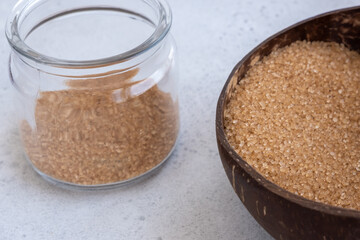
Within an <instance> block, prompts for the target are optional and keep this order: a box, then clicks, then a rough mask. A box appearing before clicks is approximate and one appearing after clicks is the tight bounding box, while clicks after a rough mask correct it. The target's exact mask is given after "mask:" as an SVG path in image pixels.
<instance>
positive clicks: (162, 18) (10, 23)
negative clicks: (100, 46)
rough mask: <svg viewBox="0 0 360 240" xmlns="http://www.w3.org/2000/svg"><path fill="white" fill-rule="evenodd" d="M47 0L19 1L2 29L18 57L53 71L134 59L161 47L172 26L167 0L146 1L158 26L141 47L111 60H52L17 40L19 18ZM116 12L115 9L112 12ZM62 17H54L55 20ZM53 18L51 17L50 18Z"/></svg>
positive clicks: (22, 41)
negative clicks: (48, 66)
mask: <svg viewBox="0 0 360 240" xmlns="http://www.w3.org/2000/svg"><path fill="white" fill-rule="evenodd" d="M45 1H47V0H27V1H26V0H25V1H24V0H22V1H19V2H18V3H17V4H16V5H15V6H14V8H13V10H12V12H11V14H10V16H9V17H8V19H7V21H6V26H5V35H6V37H7V40H8V42H9V44H10V46H11V47H12V48H13V49H14V50H15V51H16V52H18V53H19V54H20V55H22V56H24V57H26V58H28V59H30V60H33V61H35V62H37V63H40V64H45V65H51V66H54V67H68V68H76V67H97V66H105V65H112V64H115V63H119V62H123V61H127V60H129V59H131V58H133V57H135V56H138V55H140V54H142V53H144V52H146V51H147V50H149V49H152V48H153V47H155V46H156V45H157V44H158V43H160V42H161V41H162V40H163V39H164V38H165V37H166V36H167V34H168V32H169V31H170V28H171V24H172V12H171V9H170V6H169V4H168V3H167V2H166V0H150V1H149V0H147V1H146V3H147V4H151V5H154V7H156V10H157V11H158V16H159V17H158V18H159V20H158V22H157V23H156V22H155V23H154V24H155V25H156V28H155V29H154V31H153V33H152V34H151V35H150V36H149V37H148V38H147V39H146V40H145V41H143V42H142V43H141V44H140V45H138V46H136V47H135V48H132V49H130V50H127V51H125V52H122V53H119V54H116V55H112V56H110V57H105V58H99V59H94V60H66V59H61V58H56V57H51V56H47V55H44V54H42V53H40V52H38V51H36V50H35V49H33V48H32V47H30V46H29V45H28V44H26V43H25V39H23V38H22V37H21V36H20V31H19V27H20V24H21V23H20V22H19V19H20V18H21V17H22V15H24V14H26V13H27V12H28V11H31V9H32V8H34V5H35V4H34V3H39V2H45ZM114 9H117V8H114ZM60 14H61V13H58V14H56V15H55V17H56V16H58V15H60ZM52 17H54V16H50V18H52Z"/></svg>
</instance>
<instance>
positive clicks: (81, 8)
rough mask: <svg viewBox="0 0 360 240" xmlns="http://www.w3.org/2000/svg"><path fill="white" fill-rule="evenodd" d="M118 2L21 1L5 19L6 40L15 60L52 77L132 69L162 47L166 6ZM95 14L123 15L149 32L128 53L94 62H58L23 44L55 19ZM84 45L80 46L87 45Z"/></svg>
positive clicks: (155, 1)
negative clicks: (149, 27)
mask: <svg viewBox="0 0 360 240" xmlns="http://www.w3.org/2000/svg"><path fill="white" fill-rule="evenodd" d="M65 2H66V3H65ZM118 2H119V3H114V1H110V0H77V1H61V0H50V1H49V0H29V1H21V2H20V3H19V4H18V5H16V6H15V8H14V10H13V13H12V14H11V16H10V17H9V19H8V22H7V26H6V36H7V38H8V41H9V43H10V45H11V47H12V49H13V50H14V53H15V54H16V55H17V57H19V58H21V59H22V60H23V61H24V62H25V63H27V64H28V65H31V66H33V67H36V68H38V69H40V70H42V71H45V72H48V73H52V74H55V75H57V74H59V72H61V73H62V74H63V73H64V69H66V72H67V73H66V74H68V75H69V76H76V75H80V76H81V75H89V74H90V75H91V74H96V73H98V72H99V71H100V72H110V71H111V69H114V66H115V65H116V68H117V69H128V68H134V67H136V66H137V65H139V64H141V63H142V62H143V61H145V60H146V59H148V58H150V57H151V56H153V55H154V54H156V52H157V51H158V50H159V49H160V48H161V47H162V45H164V42H166V39H167V37H166V36H167V34H168V32H169V29H170V26H171V20H172V15H171V11H170V9H169V7H168V5H167V3H166V2H165V1H163V0H127V1H126V0H125V1H118ZM120 2H121V3H120ZM104 6H105V7H104ZM95 10H96V11H100V10H101V11H111V13H112V14H113V13H114V12H118V13H120V12H121V13H124V12H126V13H127V14H129V15H133V16H137V17H139V18H141V19H142V20H143V21H147V22H146V23H147V24H150V25H152V26H153V32H152V33H151V35H150V36H149V37H148V38H146V39H145V40H144V41H142V42H140V43H139V44H138V45H136V46H135V47H133V48H131V49H126V50H125V51H117V50H116V49H115V50H114V51H113V52H111V54H112V55H110V56H108V57H102V58H94V59H92V58H90V59H81V60H74V59H68V58H59V57H57V56H52V55H49V54H44V53H43V52H41V51H38V49H36V48H34V47H33V46H32V45H29V44H28V42H27V39H28V37H29V36H31V35H32V34H34V33H35V32H36V31H37V29H39V28H40V27H41V26H43V25H46V24H48V23H50V22H52V21H53V20H55V19H57V18H59V19H60V18H61V17H63V16H66V15H69V14H73V13H78V12H82V13H84V12H86V11H95ZM69 16H70V15H69ZM79 31H81V29H79ZM45 33H46V32H45ZM111 37H112V36H109V39H112V38H111ZM87 42H88V41H86V42H84V45H85V44H88V43H87ZM114 42H115V40H114ZM94 43H95V44H93V45H91V44H89V45H90V50H91V46H96V39H95V40H94ZM44 44H46V42H44ZM119 45H120V44H119ZM80 47H81V44H80ZM100 51H101V49H100ZM83 52H84V51H83ZM75 73H76V74H75ZM84 73H86V74H84Z"/></svg>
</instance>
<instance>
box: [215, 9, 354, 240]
mask: <svg viewBox="0 0 360 240" xmlns="http://www.w3.org/2000/svg"><path fill="white" fill-rule="evenodd" d="M297 40H309V41H334V42H338V43H343V44H344V45H345V46H347V47H348V48H350V49H352V50H356V51H358V52H359V51H360V7H353V8H347V9H341V10H336V11H333V12H329V13H325V14H322V15H319V16H316V17H313V18H310V19H308V20H305V21H302V22H300V23H298V24H295V25H293V26H291V27H289V28H286V29H285V30H283V31H281V32H279V33H277V34H275V35H274V36H272V37H270V38H268V39H267V40H265V41H264V42H262V43H261V44H260V45H258V46H257V47H256V48H255V49H253V50H252V51H251V52H250V53H249V54H247V55H246V56H245V57H244V58H243V59H242V60H241V61H240V62H239V63H238V64H237V65H236V66H235V68H234V69H233V71H232V72H231V74H230V76H229V78H228V80H227V81H226V83H225V86H224V88H223V90H222V92H221V94H220V97H219V100H218V105H217V110H216V137H217V143H218V148H219V153H220V157H221V160H222V163H223V166H224V169H225V172H226V174H227V176H228V178H229V180H230V183H231V184H232V186H233V188H234V190H235V192H236V194H237V195H238V196H239V198H240V200H241V201H242V202H243V204H244V205H245V207H246V208H247V209H248V211H249V212H250V213H251V215H252V216H253V217H254V218H255V219H256V221H258V222H259V224H260V225H261V226H262V227H264V229H265V230H266V231H268V232H269V233H270V234H271V235H272V236H273V237H274V238H276V239H322V240H330V239H360V211H356V210H351V209H344V208H339V207H335V206H330V205H326V204H323V203H318V202H314V201H311V200H308V199H305V198H303V197H300V196H298V195H295V194H293V193H290V192H288V191H286V190H284V189H283V188H280V187H279V186H277V185H275V184H274V183H272V182H270V181H268V180H267V179H265V178H264V177H263V176H262V175H260V174H259V173H258V172H257V171H256V170H255V169H254V168H252V167H251V166H249V164H247V163H246V162H245V161H244V160H243V159H242V158H241V156H239V155H238V154H237V153H236V152H235V151H234V149H233V148H232V147H231V146H230V145H229V143H228V141H227V138H226V136H225V132H224V108H225V106H226V103H227V102H228V101H229V99H230V96H231V94H232V92H233V88H234V86H236V85H237V84H238V82H239V81H241V79H242V78H243V77H244V75H245V73H246V72H247V70H248V69H249V68H250V67H251V66H252V65H253V64H254V63H255V62H257V61H258V60H261V59H262V58H263V57H264V56H266V55H269V54H270V53H271V52H272V51H273V50H275V49H277V48H279V47H284V46H286V45H289V44H290V43H292V42H294V41H297Z"/></svg>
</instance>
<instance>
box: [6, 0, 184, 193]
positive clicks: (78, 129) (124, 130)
mask: <svg viewBox="0 0 360 240" xmlns="http://www.w3.org/2000/svg"><path fill="white" fill-rule="evenodd" d="M171 20H172V18H171V11H170V9H169V7H168V5H167V4H166V2H164V1H163V0H147V1H145V0H143V1H141V0H135V1H134V0H131V1H130V0H127V1H109V0H105V1H104V0H102V1H100V0H86V1H85V0H79V1H60V0H48V1H45V0H40V1H33V0H30V1H25V2H21V3H20V4H18V5H17V6H15V8H14V10H13V13H12V14H11V16H10V17H9V20H8V22H7V28H6V34H7V37H8V40H9V43H10V45H11V47H12V52H11V55H10V66H9V69H10V78H11V81H12V83H13V86H14V88H15V89H16V90H15V101H16V106H17V112H18V115H19V123H20V124H19V129H20V135H21V139H22V142H23V145H24V149H25V155H26V157H27V159H28V160H29V162H30V163H31V165H32V166H33V167H34V169H35V170H36V171H37V172H38V173H39V174H40V175H41V176H42V177H44V178H45V179H47V180H49V181H52V182H55V183H59V184H62V185H64V186H69V187H82V188H104V187H111V186H115V185H119V184H124V183H127V182H129V181H132V180H135V179H138V178H139V177H142V176H145V175H147V174H148V173H150V172H152V171H153V170H155V169H157V167H158V166H160V165H161V163H163V162H164V161H165V160H166V159H167V158H168V156H169V155H170V153H171V152H172V150H173V148H174V146H175V142H176V139H177V136H178V130H179V113H178V98H177V91H176V90H177V89H176V82H177V68H176V63H175V53H176V52H175V50H176V49H175V43H174V40H173V38H172V37H171V35H170V33H169V30H170V26H171Z"/></svg>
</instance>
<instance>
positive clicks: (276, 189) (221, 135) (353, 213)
mask: <svg viewBox="0 0 360 240" xmlns="http://www.w3.org/2000/svg"><path fill="white" fill-rule="evenodd" d="M353 10H358V11H359V12H360V6H355V7H348V8H341V9H337V10H332V11H328V12H325V13H322V14H318V15H315V16H313V17H309V18H306V19H305V20H302V21H299V22H297V23H295V24H292V25H290V26H288V27H286V28H284V29H283V30H281V31H279V32H277V33H275V34H273V35H271V36H270V37H268V38H266V39H265V40H264V41H262V42H261V43H260V44H258V45H257V46H256V47H255V48H253V49H252V50H251V51H250V52H249V53H247V54H246V55H245V56H244V57H243V58H242V59H241V60H240V61H239V62H238V63H237V64H236V65H235V67H234V68H233V70H232V71H231V73H230V75H229V77H228V78H227V80H226V82H225V84H224V87H223V89H222V90H221V93H220V96H219V99H218V102H217V107H216V137H217V139H218V144H221V146H222V147H223V148H224V149H225V150H226V152H228V153H229V155H230V156H231V159H232V160H233V161H235V162H236V163H237V164H238V165H239V166H240V167H241V168H242V169H243V170H244V171H245V172H246V173H247V174H249V175H250V176H251V177H252V178H253V179H254V180H255V181H257V182H258V184H260V185H261V186H263V187H264V188H265V189H267V190H268V191H270V192H271V193H273V194H275V195H277V196H279V197H281V198H284V199H286V200H288V201H290V202H292V203H295V204H297V205H300V206H301V207H304V208H308V209H311V210H315V211H319V212H322V213H325V214H330V215H336V216H341V217H351V218H357V219H360V210H355V209H350V208H342V207H337V206H333V205H329V204H325V203H322V202H315V201H312V200H309V199H306V198H304V197H301V196H299V195H296V194H294V193H292V192H290V191H288V190H286V189H284V188H281V187H280V186H279V185H277V184H275V183H273V182H271V181H269V180H267V179H266V178H265V177H264V176H262V175H261V174H260V173H259V172H258V171H257V170H255V168H253V167H252V166H250V164H248V163H247V162H246V161H245V160H243V159H242V158H241V156H240V155H239V154H238V153H237V152H236V151H235V150H234V149H233V148H232V147H231V145H230V144H229V142H228V140H227V137H226V134H225V131H224V121H223V120H224V111H223V110H224V109H225V99H226V93H227V89H228V87H229V84H230V82H231V80H232V79H233V77H236V73H237V70H238V69H240V67H241V66H242V65H243V64H244V63H245V62H246V61H247V60H248V59H250V58H251V56H252V55H253V54H254V53H255V52H256V51H258V50H259V49H260V48H261V47H262V46H264V45H265V44H267V43H268V42H270V41H271V40H272V39H274V38H276V37H279V36H281V35H282V34H285V33H286V32H288V31H289V30H291V29H293V28H295V27H298V26H300V25H303V24H305V23H308V22H311V21H314V20H317V19H320V18H323V17H327V16H329V15H332V14H339V13H342V12H347V11H353Z"/></svg>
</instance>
